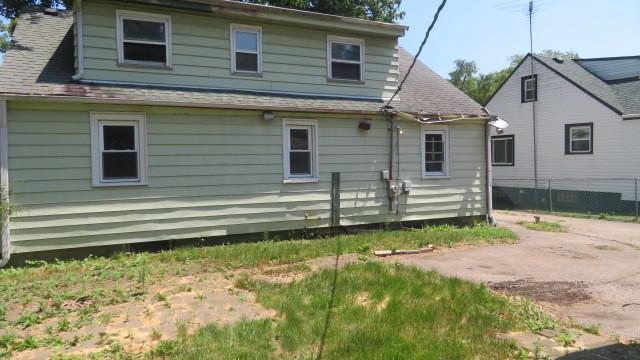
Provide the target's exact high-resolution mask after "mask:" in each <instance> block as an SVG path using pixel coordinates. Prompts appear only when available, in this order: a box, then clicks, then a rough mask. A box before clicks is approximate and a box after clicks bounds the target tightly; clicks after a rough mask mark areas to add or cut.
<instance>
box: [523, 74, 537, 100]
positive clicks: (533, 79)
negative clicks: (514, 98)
mask: <svg viewBox="0 0 640 360" xmlns="http://www.w3.org/2000/svg"><path fill="white" fill-rule="evenodd" d="M530 83H533V84H534V86H533V89H529V88H528V86H529V84H530ZM537 87H538V84H537V83H536V78H535V77H532V78H530V79H525V80H524V101H525V102H533V101H535V100H536V92H537ZM527 92H531V94H532V97H531V98H527Z"/></svg>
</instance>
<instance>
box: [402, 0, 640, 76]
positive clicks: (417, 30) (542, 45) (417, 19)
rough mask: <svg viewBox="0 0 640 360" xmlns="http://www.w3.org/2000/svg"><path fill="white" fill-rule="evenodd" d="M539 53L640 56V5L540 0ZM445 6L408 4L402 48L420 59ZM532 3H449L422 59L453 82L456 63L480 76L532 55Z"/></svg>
mask: <svg viewBox="0 0 640 360" xmlns="http://www.w3.org/2000/svg"><path fill="white" fill-rule="evenodd" d="M534 3H538V4H539V12H537V13H536V14H535V15H534V22H533V25H534V44H533V46H534V51H540V50H544V49H554V50H573V51H576V52H578V54H580V56H581V57H608V56H625V55H640V1H639V0H538V1H535V2H534ZM439 4H440V0H403V4H402V9H403V10H404V11H405V12H406V16H405V18H404V20H402V21H401V22H402V23H403V24H405V25H408V26H410V29H409V32H408V33H407V35H406V36H405V37H404V38H402V39H400V45H401V46H403V47H404V48H406V49H407V50H409V51H410V52H411V53H413V54H415V53H416V51H417V50H418V46H419V44H420V41H422V38H423V36H424V33H425V31H426V29H427V27H428V26H429V23H430V22H431V20H432V18H433V14H434V13H435V10H436V8H437V6H438V5H439ZM527 4H528V0H449V1H448V2H447V6H446V7H445V9H444V10H443V12H442V13H441V16H440V19H439V20H438V23H437V24H436V27H435V29H434V31H433V32H432V33H431V37H430V39H429V42H428V43H427V46H426V47H425V50H423V53H422V55H421V56H420V59H421V60H422V61H423V62H424V63H425V64H427V65H428V66H429V67H431V68H432V69H433V70H435V71H436V72H437V73H439V74H440V75H442V76H443V77H445V78H446V77H448V73H449V71H451V69H452V68H453V61H454V60H455V59H466V60H474V61H475V62H476V64H477V65H478V68H479V70H480V71H481V72H490V71H495V70H499V69H502V68H504V67H505V66H506V65H507V64H508V61H507V58H508V57H509V56H511V55H513V54H517V53H523V54H524V53H527V52H529V23H528V18H527V16H526V14H525V13H526V9H527V6H528V5H527Z"/></svg>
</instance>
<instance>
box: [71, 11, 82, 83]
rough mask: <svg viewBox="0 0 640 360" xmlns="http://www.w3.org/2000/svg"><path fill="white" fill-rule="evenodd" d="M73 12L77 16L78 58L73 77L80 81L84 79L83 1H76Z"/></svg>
mask: <svg viewBox="0 0 640 360" xmlns="http://www.w3.org/2000/svg"><path fill="white" fill-rule="evenodd" d="M73 11H74V14H75V21H74V23H75V28H76V36H77V39H76V49H77V50H76V51H77V53H76V56H77V57H78V59H77V60H78V62H77V64H76V65H77V69H76V70H77V72H76V74H75V75H73V76H72V77H71V79H73V80H80V79H82V78H83V77H84V30H83V28H84V26H83V25H84V20H83V18H82V0H75V1H74V4H73Z"/></svg>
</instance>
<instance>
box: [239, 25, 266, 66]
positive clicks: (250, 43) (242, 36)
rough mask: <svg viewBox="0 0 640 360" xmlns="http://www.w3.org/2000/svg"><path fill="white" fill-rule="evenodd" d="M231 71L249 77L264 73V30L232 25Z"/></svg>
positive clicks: (255, 27) (256, 27)
mask: <svg viewBox="0 0 640 360" xmlns="http://www.w3.org/2000/svg"><path fill="white" fill-rule="evenodd" d="M231 71H232V72H233V73H234V74H249V75H252V74H253V75H257V74H261V73H262V28H260V27H259V26H247V25H236V24H232V25H231Z"/></svg>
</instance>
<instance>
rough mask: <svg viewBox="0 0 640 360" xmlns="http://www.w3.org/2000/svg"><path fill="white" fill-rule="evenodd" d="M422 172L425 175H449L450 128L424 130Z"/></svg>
mask: <svg viewBox="0 0 640 360" xmlns="http://www.w3.org/2000/svg"><path fill="white" fill-rule="evenodd" d="M422 174H423V176H425V177H429V176H448V175H449V130H448V128H444V127H438V128H435V129H434V128H427V129H423V130H422Z"/></svg>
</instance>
